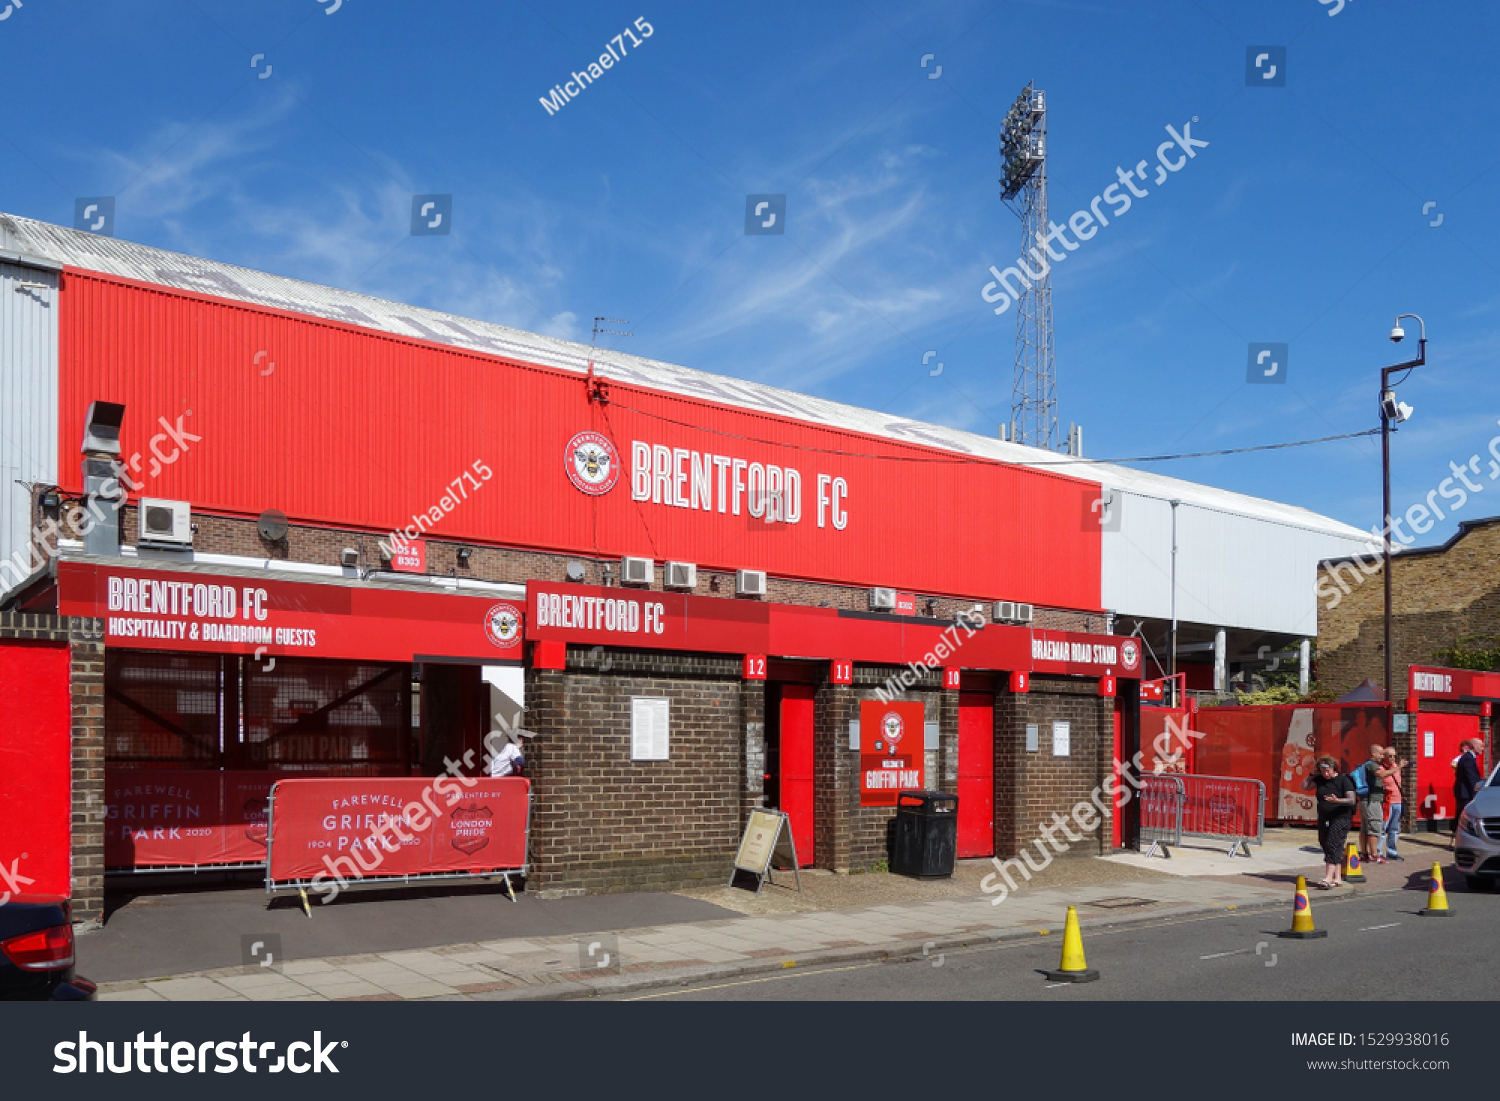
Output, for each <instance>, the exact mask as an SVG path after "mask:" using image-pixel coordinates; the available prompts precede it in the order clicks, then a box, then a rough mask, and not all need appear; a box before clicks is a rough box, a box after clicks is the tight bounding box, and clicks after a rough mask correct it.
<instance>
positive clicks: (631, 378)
mask: <svg viewBox="0 0 1500 1101" xmlns="http://www.w3.org/2000/svg"><path fill="white" fill-rule="evenodd" d="M3 251H10V252H18V253H25V254H29V255H31V256H35V257H42V258H46V259H50V260H53V261H57V262H60V263H63V264H67V265H70V266H73V267H77V268H84V269H87V270H90V271H97V272H103V273H106V274H109V275H116V276H120V277H122V278H126V279H133V280H137V281H140V282H143V283H152V284H157V285H160V286H166V287H174V288H177V289H180V290H185V291H193V292H197V293H200V294H206V295H211V296H214V297H217V298H225V299H230V300H234V301H240V302H246V303H250V304H253V305H261V306H268V307H271V308H273V309H281V310H287V311H291V312H294V313H300V314H306V315H310V316H313V317H321V318H326V319H328V320H331V321H338V322H343V323H345V324H352V325H357V326H360V327H362V328H367V329H375V330H378V331H381V332H386V333H391V334H393V335H397V336H404V337H416V338H419V339H423V340H429V341H433V342H436V343H440V344H449V345H452V346H454V347H458V348H465V349H469V350H473V351H477V352H483V353H489V354H492V355H499V356H505V357H508V358H512V359H517V360H522V361H525V362H529V363H536V364H541V365H544V366H549V367H556V368H560V369H563V370H567V371H576V372H578V373H580V374H582V373H584V372H585V371H586V370H587V368H588V361H589V356H590V354H591V353H590V349H589V348H588V346H587V345H584V344H577V343H574V342H572V341H567V340H558V339H556V338H553V337H546V336H539V335H537V334H535V333H528V332H524V331H522V330H519V329H511V328H507V327H506V326H503V325H496V324H493V323H491V322H488V321H476V320H473V319H471V318H465V317H458V316H455V315H453V314H446V313H440V312H438V311H436V310H427V309H422V308H421V307H418V306H407V305H403V304H402V303H399V302H391V301H387V300H384V299H379V298H372V297H369V296H368V295H362V294H356V293H354V292H352V291H343V290H339V289H337V288H334V287H323V286H319V285H317V284H314V283H304V282H301V281H300V280H296V279H287V278H284V277H282V276H278V275H268V274H266V273H265V272H259V271H253V270H251V269H249V268H241V267H236V266H234V265H232V264H221V263H217V262H215V261H212V260H204V259H201V258H199V257H196V256H187V255H184V254H182V253H176V252H168V251H166V250H163V249H157V248H151V247H148V246H146V245H139V244H135V243H132V242H130V241H122V240H119V239H118V238H113V237H99V236H96V235H94V234H92V233H84V232H82V231H81V230H75V229H67V228H64V227H61V226H55V225H52V224H50V223H47V222H38V221H35V220H33V219H30V218H22V217H19V216H15V215H9V214H0V252H3ZM593 357H594V364H595V371H596V373H598V374H600V375H602V376H604V377H605V378H607V379H614V380H617V381H620V382H626V383H634V384H636V385H640V386H644V387H648V388H651V389H654V390H660V391H665V392H667V393H673V394H678V395H682V396H684V397H690V398H704V399H708V400H711V401H718V402H723V403H725V404H728V405H736V406H744V407H748V408H752V409H757V410H760V411H763V412H766V413H771V414H777V415H781V416H785V417H790V418H793V419H796V420H801V421H807V422H811V423H814V424H821V425H825V426H828V427H830V428H838V429H845V430H851V431H855V432H863V433H867V434H869V435H871V436H880V437H885V438H888V439H895V440H906V441H910V442H914V443H920V444H927V445H930V446H933V447H937V448H943V449H946V450H949V451H954V452H959V453H961V454H965V455H973V456H977V457H982V458H986V459H994V460H997V461H1000V462H1006V463H1014V464H1017V465H1021V466H1034V467H1037V468H1038V469H1044V470H1051V471H1056V472H1059V473H1064V474H1070V475H1073V476H1075V477H1079V478H1083V479H1087V480H1089V481H1097V482H1100V483H1102V484H1103V485H1105V486H1107V487H1109V488H1111V489H1115V490H1121V491H1123V492H1124V493H1126V494H1127V495H1129V496H1130V497H1139V498H1145V499H1148V501H1155V502H1167V501H1172V500H1176V501H1179V502H1181V504H1182V505H1184V506H1189V507H1193V508H1196V509H1202V510H1207V511H1209V512H1213V513H1218V514H1224V515H1225V516H1226V517H1238V518H1243V519H1246V520H1252V521H1260V522H1261V523H1258V524H1253V525H1245V524H1242V523H1241V524H1229V525H1225V524H1217V525H1209V527H1210V528H1211V529H1212V530H1213V531H1214V532H1215V533H1216V534H1215V538H1213V539H1212V545H1210V544H1209V543H1205V544H1203V545H1200V546H1196V547H1194V548H1193V550H1192V554H1193V556H1194V557H1195V558H1199V559H1200V560H1201V564H1202V568H1203V570H1205V571H1217V572H1218V574H1219V577H1218V580H1217V581H1216V583H1215V588H1216V589H1222V588H1223V586H1224V584H1225V577H1226V575H1228V576H1234V574H1235V573H1236V572H1237V569H1238V568H1239V567H1240V566H1241V563H1240V562H1239V560H1238V559H1239V558H1240V557H1241V556H1242V555H1241V554H1240V552H1241V551H1244V550H1245V549H1246V547H1247V546H1250V547H1252V548H1253V547H1254V545H1255V544H1260V543H1264V542H1265V540H1267V539H1270V540H1271V541H1272V542H1273V543H1275V544H1276V545H1277V547H1276V548H1267V549H1271V550H1273V551H1274V550H1276V549H1278V548H1280V547H1281V545H1282V544H1283V543H1284V544H1285V549H1287V550H1288V551H1289V552H1290V551H1291V548H1292V546H1293V545H1295V547H1296V552H1295V558H1296V560H1297V569H1296V570H1295V572H1296V573H1297V574H1299V575H1301V574H1305V575H1306V576H1305V577H1302V576H1298V577H1296V578H1295V579H1290V580H1289V585H1288V586H1287V588H1288V590H1289V591H1288V592H1286V593H1279V594H1278V596H1279V597H1280V598H1281V599H1286V598H1287V597H1289V596H1290V590H1293V589H1294V590H1295V591H1296V592H1297V598H1296V599H1297V603H1298V604H1299V607H1301V610H1300V611H1298V612H1297V613H1296V614H1295V615H1291V616H1288V615H1275V616H1269V617H1268V616H1267V615H1266V614H1265V607H1264V605H1265V601H1264V599H1263V598H1262V597H1260V596H1255V595H1253V594H1252V593H1251V592H1249V591H1248V590H1247V591H1246V592H1245V593H1244V594H1243V599H1242V598H1241V597H1240V596H1235V597H1233V598H1229V599H1214V600H1208V599H1203V600H1199V601H1198V602H1197V605H1198V607H1197V608H1195V609H1194V613H1195V614H1194V615H1192V616H1191V617H1190V616H1189V614H1188V611H1187V609H1186V608H1184V607H1183V606H1182V587H1181V585H1179V594H1178V596H1179V609H1178V610H1179V615H1180V616H1181V618H1183V619H1190V618H1191V619H1194V620H1196V621H1198V622H1205V620H1203V619H1198V618H1197V614H1198V613H1199V612H1201V613H1202V614H1205V615H1207V614H1210V613H1212V614H1213V615H1214V618H1213V619H1210V620H1207V622H1217V623H1221V624H1225V625H1236V626H1246V627H1257V628H1260V629H1264V630H1288V631H1295V632H1297V633H1306V634H1315V633H1316V622H1315V613H1314V621H1313V622H1312V623H1311V624H1310V625H1309V623H1308V622H1307V621H1308V618H1309V616H1308V613H1309V612H1312V611H1313V609H1314V604H1313V595H1312V593H1313V586H1314V584H1315V580H1316V574H1315V571H1316V565H1317V560H1318V559H1319V558H1330V557H1336V556H1338V555H1341V554H1351V553H1354V552H1356V551H1358V550H1360V549H1362V548H1363V547H1365V546H1366V545H1367V544H1368V543H1369V542H1370V539H1371V537H1370V535H1369V534H1368V533H1367V532H1362V531H1360V530H1359V529H1358V528H1354V527H1351V526H1349V525H1347V524H1343V523H1340V522H1339V521H1336V520H1332V519H1329V518H1328V517H1326V516H1320V515H1318V514H1317V513H1315V512H1311V511H1309V510H1307V509H1303V508H1297V507H1295V506H1293V505H1285V504H1279V503H1277V502H1275V501H1268V500H1265V499H1263V498H1260V497H1251V496H1248V495H1246V494H1241V493H1231V492H1228V491H1227V490H1221V489H1214V488H1213V487H1211V486H1204V485H1199V484H1197V483H1194V482H1187V481H1183V480H1181V479H1178V478H1170V477H1166V476H1164V475H1161V474H1155V473H1151V472H1146V471H1140V470H1133V469H1130V468H1128V467H1123V466H1114V465H1111V464H1108V463H1093V462H1087V461H1070V460H1068V459H1067V458H1066V456H1061V455H1058V454H1057V453H1056V452H1052V451H1044V450H1042V449H1040V448H1033V447H1025V446H1022V445H1020V444H1015V443H1008V442H1006V441H1003V440H999V439H993V438H990V437H987V436H979V435H976V434H974V433H972V432H964V431H961V430H959V429H956V428H946V427H943V426H942V425H936V424H928V423H925V422H922V421H914V420H908V419H906V418H904V417H899V416H895V415H893V414H889V413H880V412H877V411H875V410H871V409H861V408H858V407H856V406H852V405H844V404H842V403H840V402H835V401H828V400H826V399H824V398H816V397H810V396H808V395H806V394H798V393H794V392H793V391H790V390H782V389H778V388H776V387H773V386H766V385H763V384H761V383H758V382H748V381H744V380H741V379H734V378H728V377H725V376H723V375H715V374H710V373H709V372H707V371H697V370H693V369H692V368H689V367H679V366H677V365H675V364H671V363H663V362H660V361H658V360H651V359H642V358H640V357H638V356H631V355H626V354H623V353H621V352H615V351H610V350H606V349H600V350H598V351H597V352H595V353H593ZM1130 503H1131V502H1128V501H1127V502H1126V504H1125V506H1124V515H1125V525H1126V528H1128V529H1135V530H1128V531H1122V532H1120V533H1115V534H1116V535H1117V536H1119V535H1123V536H1124V538H1118V537H1117V538H1114V539H1111V538H1109V534H1110V533H1106V539H1105V543H1104V548H1105V558H1106V561H1105V565H1104V577H1103V586H1104V606H1105V607H1108V608H1113V609H1116V610H1118V611H1120V612H1123V613H1128V614H1132V615H1137V616H1152V617H1164V616H1165V615H1167V614H1169V613H1168V611H1167V608H1166V607H1165V606H1164V605H1163V603H1162V600H1161V592H1160V590H1161V585H1160V583H1159V579H1158V578H1156V575H1157V574H1158V573H1159V572H1160V570H1162V569H1165V568H1166V567H1167V563H1168V561H1169V559H1170V546H1169V542H1170V541H1169V540H1168V541H1167V544H1166V545H1165V550H1166V554H1165V557H1164V556H1163V554H1162V553H1161V552H1160V551H1159V549H1158V548H1160V547H1162V546H1163V542H1162V540H1161V539H1159V538H1157V534H1158V533H1157V532H1156V530H1155V529H1156V528H1157V527H1158V526H1160V523H1161V519H1162V517H1159V516H1157V515H1156V514H1157V512H1158V511H1161V510H1159V509H1156V508H1136V509H1132V508H1130V507H1129V506H1130ZM1141 503H1142V504H1143V505H1144V504H1146V503H1147V502H1145V501H1143V502H1141ZM1162 509H1164V511H1165V513H1166V514H1167V518H1169V513H1170V509H1169V508H1166V507H1165V506H1162ZM1148 517H1151V518H1152V520H1151V522H1150V528H1151V530H1149V531H1147V530H1141V529H1138V528H1137V525H1139V524H1141V523H1143V522H1146V521H1147V518H1148ZM1179 520H1181V516H1179ZM1266 525H1275V526H1278V527H1280V528H1283V529H1288V530H1286V531H1285V532H1284V536H1285V538H1284V539H1280V540H1278V539H1275V538H1274V537H1272V536H1271V534H1270V532H1269V531H1267V530H1266ZM1251 532H1258V533H1259V535H1258V536H1257V537H1254V538H1250V542H1249V544H1247V542H1246V539H1247V537H1248V536H1249V535H1250V533H1251ZM1182 534H1183V533H1182V531H1181V525H1179V535H1180V536H1181V535H1182ZM1208 534H1209V533H1208V530H1205V532H1204V535H1205V537H1207V536H1208ZM1220 540H1227V542H1222V543H1221V542H1220ZM1126 544H1130V547H1127V546H1126ZM1115 547H1118V548H1119V549H1118V550H1116V549H1114V548H1115ZM1179 547H1180V548H1181V549H1180V551H1179V581H1181V579H1182V576H1181V575H1182V570H1181V566H1182V562H1183V556H1184V555H1185V554H1186V553H1188V551H1187V548H1186V547H1184V546H1182V544H1181V542H1179ZM1132 548H1134V549H1132ZM1257 553H1258V552H1257ZM1308 554H1311V555H1312V556H1313V557H1312V558H1311V559H1310V560H1309V561H1307V562H1306V563H1303V561H1302V559H1303V557H1304V555H1308ZM1280 557H1282V556H1281V555H1280V554H1279V553H1273V554H1272V558H1273V559H1277V558H1280ZM1261 561H1262V566H1261V567H1260V568H1259V569H1256V568H1255V564H1256V561H1255V559H1254V558H1252V559H1251V560H1249V561H1247V562H1245V563H1244V565H1246V566H1250V567H1252V572H1251V573H1250V574H1249V575H1248V576H1245V575H1241V577H1240V578H1239V580H1238V581H1237V582H1236V584H1235V585H1234V586H1233V587H1235V588H1241V587H1254V586H1257V585H1263V584H1264V575H1265V571H1266V570H1269V569H1271V568H1273V567H1270V566H1267V565H1264V559H1261ZM1151 563H1154V564H1151ZM1304 565H1305V568H1304ZM1158 567H1159V568H1158ZM1204 580H1205V582H1206V581H1207V580H1208V577H1207V576H1205V578H1204ZM1304 582H1305V588H1306V590H1307V591H1306V595H1305V596H1304V595H1302V592H1301V590H1302V588H1303V587H1304ZM1276 587H1277V588H1278V589H1279V588H1281V586H1276ZM1168 595H1170V594H1168ZM1223 597H1225V598H1228V597H1230V594H1229V593H1228V592H1224V593H1223Z"/></svg>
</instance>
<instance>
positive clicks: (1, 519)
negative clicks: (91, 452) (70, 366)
mask: <svg viewBox="0 0 1500 1101" xmlns="http://www.w3.org/2000/svg"><path fill="white" fill-rule="evenodd" d="M57 281H58V276H57V274H56V273H53V272H50V271H42V270H39V269H37V268H31V267H25V266H22V265H19V264H10V263H4V262H0V477H3V479H4V484H3V485H0V562H3V561H5V560H9V561H10V562H11V563H12V566H11V567H10V568H4V567H0V591H3V590H5V589H7V588H10V587H12V586H13V585H15V584H16V582H17V580H18V575H17V573H16V570H17V568H19V567H17V566H16V565H15V563H17V562H18V561H19V562H20V563H21V566H22V567H24V572H29V571H30V563H29V558H30V555H29V552H28V546H29V544H30V539H31V534H30V530H29V521H30V512H31V497H30V495H29V494H28V493H27V491H26V489H25V487H24V486H20V485H17V484H16V483H17V481H23V482H32V483H38V482H40V483H47V484H51V483H53V482H56V481H57V462H58V439H57V425H58V417H57V334H58V320H57V315H58V301H57V298H58V294H57ZM23 283H41V284H43V285H44V286H43V288H40V289H36V288H33V289H27V288H23V287H21V286H20V284H23ZM82 419H83V417H82V411H80V413H79V422H80V426H81V424H82ZM75 442H76V441H75Z"/></svg>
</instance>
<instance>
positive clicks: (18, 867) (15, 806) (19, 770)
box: [0, 642, 103, 905]
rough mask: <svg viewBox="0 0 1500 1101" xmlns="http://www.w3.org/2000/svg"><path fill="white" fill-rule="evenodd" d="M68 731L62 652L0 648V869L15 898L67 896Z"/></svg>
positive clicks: (0, 898) (15, 645)
mask: <svg viewBox="0 0 1500 1101" xmlns="http://www.w3.org/2000/svg"><path fill="white" fill-rule="evenodd" d="M72 724H73V705H72V701H71V700H70V699H69V696H68V648H67V646H51V645H45V644H42V643H26V642H0V867H3V868H4V870H5V871H6V872H7V873H10V872H12V871H13V872H15V873H16V883H15V887H16V888H17V889H18V890H20V891H26V892H31V893H35V894H53V895H66V894H68V893H70V890H71V883H70V880H69V875H70V868H71V864H70V856H71V853H72V832H71V830H72V816H73V808H72V799H73V795H72V775H73V773H72V767H73V766H72V753H73V740H72V739H73V729H72ZM99 764H101V765H102V764H103V762H102V761H101V762H99ZM28 879H29V880H31V881H32V882H31V883H27V882H25V880H28ZM11 886H12V885H11V884H9V883H7V882H6V881H5V880H4V879H0V905H3V904H4V902H6V901H9V899H10V896H9V894H6V893H5V892H7V891H8V890H10V888H11Z"/></svg>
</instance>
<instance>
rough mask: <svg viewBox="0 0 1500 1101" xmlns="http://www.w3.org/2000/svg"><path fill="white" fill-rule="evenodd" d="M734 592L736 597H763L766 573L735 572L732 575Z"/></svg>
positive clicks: (759, 571)
mask: <svg viewBox="0 0 1500 1101" xmlns="http://www.w3.org/2000/svg"><path fill="white" fill-rule="evenodd" d="M734 592H735V595H736V596H765V595H766V571H765V570H739V571H737V572H736V573H735V575H734Z"/></svg>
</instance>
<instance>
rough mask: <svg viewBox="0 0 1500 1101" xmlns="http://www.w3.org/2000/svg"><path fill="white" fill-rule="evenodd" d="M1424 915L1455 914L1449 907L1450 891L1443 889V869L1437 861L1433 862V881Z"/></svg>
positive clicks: (1449, 915) (1428, 888) (1440, 915)
mask: <svg viewBox="0 0 1500 1101" xmlns="http://www.w3.org/2000/svg"><path fill="white" fill-rule="evenodd" d="M1422 916H1423V917H1452V916H1453V911H1452V910H1450V909H1448V892H1447V891H1445V890H1443V869H1442V866H1441V865H1439V864H1438V863H1437V861H1433V864H1432V882H1431V883H1430V884H1429V885H1428V887H1427V909H1425V910H1423V911H1422Z"/></svg>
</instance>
